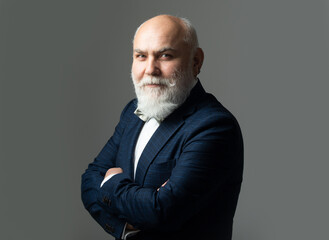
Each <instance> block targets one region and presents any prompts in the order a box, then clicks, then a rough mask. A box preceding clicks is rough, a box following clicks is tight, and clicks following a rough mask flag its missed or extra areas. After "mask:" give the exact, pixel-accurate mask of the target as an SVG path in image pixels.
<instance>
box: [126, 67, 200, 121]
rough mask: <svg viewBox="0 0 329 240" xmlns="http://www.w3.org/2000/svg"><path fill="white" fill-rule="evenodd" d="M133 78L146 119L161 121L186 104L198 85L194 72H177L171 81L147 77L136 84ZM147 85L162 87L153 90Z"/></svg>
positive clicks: (141, 109) (139, 106)
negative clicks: (192, 90)
mask: <svg viewBox="0 0 329 240" xmlns="http://www.w3.org/2000/svg"><path fill="white" fill-rule="evenodd" d="M131 77H132V80H133V83H134V87H135V92H136V96H137V99H138V106H137V107H138V109H139V110H140V111H141V112H142V113H143V115H144V116H145V117H147V118H156V119H157V120H159V121H162V120H164V119H165V118H166V117H167V116H169V115H170V114H171V113H172V112H173V111H174V110H175V109H176V108H178V107H179V106H180V105H181V104H182V103H184V102H185V100H186V98H187V97H188V96H189V94H190V91H191V89H192V88H193V87H194V85H195V83H196V79H195V78H194V76H193V74H192V71H175V73H174V74H173V76H172V77H171V78H170V79H168V78H159V77H155V76H153V77H152V76H150V77H145V78H143V79H142V80H141V81H140V82H139V83H136V80H135V77H134V75H133V74H131ZM146 84H160V85H161V87H152V88H151V87H147V86H145V85H146Z"/></svg>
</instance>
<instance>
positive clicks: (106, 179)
mask: <svg viewBox="0 0 329 240" xmlns="http://www.w3.org/2000/svg"><path fill="white" fill-rule="evenodd" d="M116 174H117V173H114V174H110V175H108V176H107V177H106V178H104V180H103V181H102V183H101V186H100V187H102V186H103V185H104V183H106V182H107V181H108V180H110V178H111V177H113V176H114V175H116Z"/></svg>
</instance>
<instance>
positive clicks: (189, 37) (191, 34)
mask: <svg viewBox="0 0 329 240" xmlns="http://www.w3.org/2000/svg"><path fill="white" fill-rule="evenodd" d="M149 26H151V27H152V26H153V27H154V28H158V29H163V28H167V29H169V30H171V31H172V30H174V31H173V32H171V34H175V35H176V34H177V32H178V33H179V34H177V37H180V39H182V40H183V41H184V42H185V43H186V44H187V45H188V46H189V48H190V49H191V50H192V51H193V52H194V51H195V50H196V49H197V48H198V47H199V43H198V37H197V34H196V31H195V29H194V27H193V26H192V24H191V22H190V21H189V20H188V19H186V18H180V17H175V16H171V15H159V16H155V17H153V18H151V19H149V20H147V21H145V22H144V23H142V24H141V25H140V26H139V27H138V28H137V30H136V32H135V36H134V40H135V38H136V36H137V34H138V33H139V31H140V30H142V29H143V28H147V27H149Z"/></svg>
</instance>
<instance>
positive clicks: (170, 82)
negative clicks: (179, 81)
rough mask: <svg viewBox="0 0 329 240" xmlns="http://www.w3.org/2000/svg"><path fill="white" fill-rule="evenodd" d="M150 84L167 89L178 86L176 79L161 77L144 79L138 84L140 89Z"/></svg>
mask: <svg viewBox="0 0 329 240" xmlns="http://www.w3.org/2000/svg"><path fill="white" fill-rule="evenodd" d="M149 84H156V85H163V86H165V87H173V86H175V85H176V81H175V80H174V79H168V78H159V77H144V78H143V79H142V80H141V81H140V82H139V83H137V84H136V86H138V87H144V86H146V85H149Z"/></svg>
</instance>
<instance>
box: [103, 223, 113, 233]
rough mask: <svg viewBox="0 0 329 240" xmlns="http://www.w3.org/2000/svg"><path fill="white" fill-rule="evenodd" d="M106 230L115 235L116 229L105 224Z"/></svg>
mask: <svg viewBox="0 0 329 240" xmlns="http://www.w3.org/2000/svg"><path fill="white" fill-rule="evenodd" d="M105 230H106V231H108V232H109V233H113V232H114V227H112V226H110V225H108V224H105Z"/></svg>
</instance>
